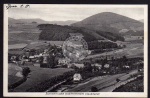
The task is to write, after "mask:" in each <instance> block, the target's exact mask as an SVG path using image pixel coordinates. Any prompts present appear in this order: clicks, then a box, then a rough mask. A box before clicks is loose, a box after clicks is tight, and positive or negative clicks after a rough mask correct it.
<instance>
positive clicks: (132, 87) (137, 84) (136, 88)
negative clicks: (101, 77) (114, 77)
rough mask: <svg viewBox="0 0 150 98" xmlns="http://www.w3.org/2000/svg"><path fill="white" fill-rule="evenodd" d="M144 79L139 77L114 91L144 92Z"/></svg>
mask: <svg viewBox="0 0 150 98" xmlns="http://www.w3.org/2000/svg"><path fill="white" fill-rule="evenodd" d="M143 91H144V86H143V79H137V80H134V81H132V82H130V83H127V84H126V85H124V86H121V87H119V88H117V89H116V90H114V92H143Z"/></svg>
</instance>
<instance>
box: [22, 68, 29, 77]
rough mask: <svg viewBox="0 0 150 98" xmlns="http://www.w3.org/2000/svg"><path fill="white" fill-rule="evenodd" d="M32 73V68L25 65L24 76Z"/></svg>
mask: <svg viewBox="0 0 150 98" xmlns="http://www.w3.org/2000/svg"><path fill="white" fill-rule="evenodd" d="M29 73H30V68H29V67H24V68H23V71H22V74H23V76H24V77H26V76H27V75H28V74H29Z"/></svg>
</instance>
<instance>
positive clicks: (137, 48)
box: [86, 43, 144, 59]
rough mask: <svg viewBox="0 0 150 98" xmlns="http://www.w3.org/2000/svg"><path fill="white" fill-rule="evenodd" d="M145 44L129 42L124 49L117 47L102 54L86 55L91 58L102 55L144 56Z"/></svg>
mask: <svg viewBox="0 0 150 98" xmlns="http://www.w3.org/2000/svg"><path fill="white" fill-rule="evenodd" d="M143 49H144V46H143V44H141V43H134V44H132V43H127V44H126V48H123V49H117V50H113V51H110V52H104V53H101V54H96V55H89V56H88V57H86V59H89V58H95V57H101V56H106V55H107V56H114V57H122V56H124V55H125V56H127V57H129V58H132V57H143V56H144V50H143Z"/></svg>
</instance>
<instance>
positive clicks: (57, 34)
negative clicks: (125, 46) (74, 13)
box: [38, 24, 124, 42]
mask: <svg viewBox="0 0 150 98" xmlns="http://www.w3.org/2000/svg"><path fill="white" fill-rule="evenodd" d="M38 28H39V29H40V30H42V31H41V33H40V35H39V40H49V41H64V40H66V39H67V38H68V37H69V36H70V33H80V34H82V35H83V36H84V37H83V38H84V39H85V40H86V41H87V42H90V41H95V40H103V39H109V40H113V41H116V40H121V41H124V38H123V37H121V36H119V35H116V34H113V33H111V32H103V31H98V32H97V31H94V30H89V29H86V28H82V27H80V28H79V27H72V26H60V25H53V24H40V25H38Z"/></svg>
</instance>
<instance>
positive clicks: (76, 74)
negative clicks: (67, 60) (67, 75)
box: [73, 73, 82, 82]
mask: <svg viewBox="0 0 150 98" xmlns="http://www.w3.org/2000/svg"><path fill="white" fill-rule="evenodd" d="M81 80H82V76H81V74H80V73H75V74H74V75H73V81H75V82H79V81H81Z"/></svg>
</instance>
